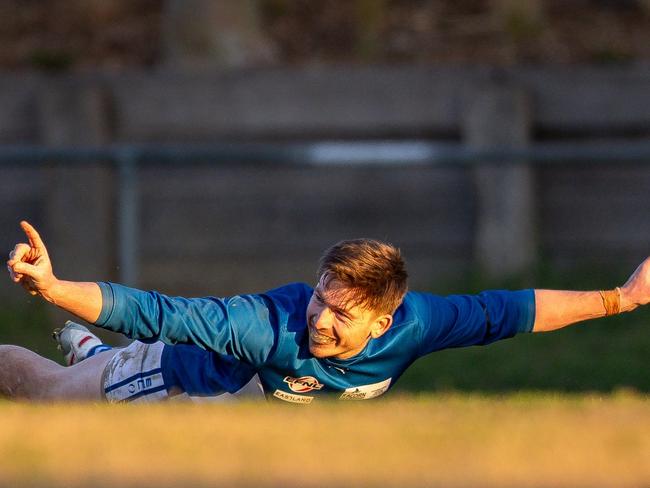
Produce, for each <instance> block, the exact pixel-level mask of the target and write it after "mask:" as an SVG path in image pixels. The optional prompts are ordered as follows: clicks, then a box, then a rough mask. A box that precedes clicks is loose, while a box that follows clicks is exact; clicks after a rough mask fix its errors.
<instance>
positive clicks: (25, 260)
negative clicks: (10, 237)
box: [7, 221, 58, 301]
mask: <svg viewBox="0 0 650 488" xmlns="http://www.w3.org/2000/svg"><path fill="white" fill-rule="evenodd" d="M20 227H21V228H22V229H23V231H24V232H25V235H26V236H27V240H28V241H29V244H27V243H24V242H21V243H19V244H16V246H15V247H14V249H13V251H11V252H10V253H9V261H7V269H8V271H9V275H10V276H11V279H12V281H13V282H14V283H20V284H21V285H22V286H23V288H25V289H26V290H27V291H28V292H29V293H30V294H32V295H41V296H42V297H43V298H45V299H46V300H48V301H50V296H49V291H50V289H51V288H52V287H53V286H54V285H55V284H56V283H57V281H58V280H57V278H56V277H55V276H54V273H53V272H52V263H51V262H50V257H49V255H48V253H47V248H46V247H45V244H43V240H42V239H41V236H40V235H39V234H38V232H37V231H36V229H35V228H34V227H32V225H31V224H29V223H28V222H26V221H22V222H21V223H20Z"/></svg>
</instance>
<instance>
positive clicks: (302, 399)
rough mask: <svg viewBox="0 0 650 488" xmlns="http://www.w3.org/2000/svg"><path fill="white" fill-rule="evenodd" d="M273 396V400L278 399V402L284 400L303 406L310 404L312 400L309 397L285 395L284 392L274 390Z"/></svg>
mask: <svg viewBox="0 0 650 488" xmlns="http://www.w3.org/2000/svg"><path fill="white" fill-rule="evenodd" d="M273 396H274V397H275V398H279V399H280V400H284V401H285V402H291V403H304V404H307V403H311V401H312V400H313V399H314V397H311V396H305V395H294V394H293V393H287V392H286V391H282V390H275V392H274V393H273Z"/></svg>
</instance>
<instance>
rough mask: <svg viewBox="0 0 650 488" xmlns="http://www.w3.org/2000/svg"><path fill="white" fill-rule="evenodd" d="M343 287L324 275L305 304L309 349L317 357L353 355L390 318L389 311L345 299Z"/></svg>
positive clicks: (389, 321) (385, 326)
mask: <svg viewBox="0 0 650 488" xmlns="http://www.w3.org/2000/svg"><path fill="white" fill-rule="evenodd" d="M347 291H348V290H347V289H346V288H345V287H344V286H343V285H342V284H341V283H340V282H338V281H337V280H335V279H329V280H328V279H327V278H326V277H323V278H321V280H320V281H319V282H318V285H316V288H315V289H314V294H313V295H312V297H311V300H310V301H309V305H308V306H307V324H308V328H309V351H310V352H311V353H312V354H313V355H314V356H315V357H317V358H326V357H332V358H338V359H346V358H350V357H352V356H355V355H357V354H358V353H360V352H361V351H362V350H363V348H364V347H365V346H366V344H367V343H368V341H369V340H370V339H371V338H373V337H374V338H376V337H379V336H380V335H382V334H383V333H384V332H385V331H386V330H387V329H388V327H389V326H390V324H391V322H392V316H391V315H388V314H383V315H382V314H378V313H375V312H374V311H372V310H368V309H366V308H365V307H362V306H359V305H354V304H353V303H351V302H349V300H347V298H348V294H347V293H346V292H347Z"/></svg>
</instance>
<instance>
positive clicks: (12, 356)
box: [0, 345, 63, 400]
mask: <svg viewBox="0 0 650 488" xmlns="http://www.w3.org/2000/svg"><path fill="white" fill-rule="evenodd" d="M0 365H2V367H1V368H0V395H3V396H6V397H8V398H14V399H28V400H38V399H44V398H46V397H47V394H48V390H49V389H51V388H52V386H53V384H54V383H56V381H55V378H56V376H57V374H58V369H63V367H62V366H60V365H57V364H56V363H54V362H53V361H50V360H48V359H45V358H43V357H41V356H39V355H38V354H36V353H34V352H32V351H30V350H28V349H25V348H24V347H20V346H13V345H0Z"/></svg>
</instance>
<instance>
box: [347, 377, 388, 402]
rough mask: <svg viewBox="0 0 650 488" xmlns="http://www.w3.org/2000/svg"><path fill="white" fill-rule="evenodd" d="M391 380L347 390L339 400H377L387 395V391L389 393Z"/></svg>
mask: <svg viewBox="0 0 650 488" xmlns="http://www.w3.org/2000/svg"><path fill="white" fill-rule="evenodd" d="M391 380H392V378H388V379H387V380H384V381H380V382H379V383H373V384H371V385H361V386H353V387H352V388H347V389H346V390H345V391H344V392H343V394H342V395H341V396H340V397H339V399H340V400H370V399H371V398H375V397H378V396H379V395H383V394H384V393H386V391H388V387H389V386H390V381H391Z"/></svg>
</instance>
